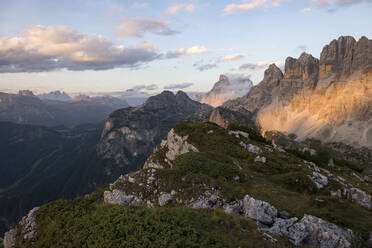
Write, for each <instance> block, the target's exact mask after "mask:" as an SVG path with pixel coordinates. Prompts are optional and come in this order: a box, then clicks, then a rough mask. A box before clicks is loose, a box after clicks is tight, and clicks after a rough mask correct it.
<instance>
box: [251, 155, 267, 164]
mask: <svg viewBox="0 0 372 248" xmlns="http://www.w3.org/2000/svg"><path fill="white" fill-rule="evenodd" d="M254 162H260V163H266V157H264V156H262V157H260V156H257V157H256V158H255V159H254Z"/></svg>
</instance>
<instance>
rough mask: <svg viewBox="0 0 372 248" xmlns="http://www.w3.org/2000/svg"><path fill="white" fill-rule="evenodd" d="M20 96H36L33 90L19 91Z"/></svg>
mask: <svg viewBox="0 0 372 248" xmlns="http://www.w3.org/2000/svg"><path fill="white" fill-rule="evenodd" d="M18 95H19V96H35V95H34V93H33V92H32V91H31V90H19V91H18Z"/></svg>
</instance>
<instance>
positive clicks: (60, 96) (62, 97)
mask: <svg viewBox="0 0 372 248" xmlns="http://www.w3.org/2000/svg"><path fill="white" fill-rule="evenodd" d="M37 97H39V98H40V99H41V100H54V101H65V102H68V101H71V100H72V98H71V96H69V95H68V94H67V93H66V92H61V91H59V90H56V91H52V92H49V93H44V94H39V95H37Z"/></svg>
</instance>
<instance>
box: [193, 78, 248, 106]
mask: <svg viewBox="0 0 372 248" xmlns="http://www.w3.org/2000/svg"><path fill="white" fill-rule="evenodd" d="M252 86H253V83H252V81H251V80H250V79H249V78H245V77H241V76H236V75H230V76H225V75H220V79H219V80H218V82H217V83H215V84H214V86H213V88H212V89H211V91H209V92H208V93H199V94H196V95H194V96H193V99H194V100H196V101H199V102H201V103H206V104H209V105H211V106H213V107H218V106H220V105H222V104H223V103H224V102H226V101H227V100H231V99H234V98H237V97H241V96H243V95H245V94H247V93H248V92H249V90H250V89H251V88H252Z"/></svg>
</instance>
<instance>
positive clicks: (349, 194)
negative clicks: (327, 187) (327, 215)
mask: <svg viewBox="0 0 372 248" xmlns="http://www.w3.org/2000/svg"><path fill="white" fill-rule="evenodd" d="M331 195H332V196H336V197H338V198H346V199H347V200H349V201H351V202H355V203H356V204H358V205H360V206H362V207H365V208H366V209H369V210H371V209H372V202H371V196H370V195H369V194H367V193H366V192H365V191H363V190H361V189H358V188H343V189H342V190H341V189H338V190H335V191H331Z"/></svg>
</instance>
